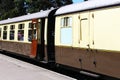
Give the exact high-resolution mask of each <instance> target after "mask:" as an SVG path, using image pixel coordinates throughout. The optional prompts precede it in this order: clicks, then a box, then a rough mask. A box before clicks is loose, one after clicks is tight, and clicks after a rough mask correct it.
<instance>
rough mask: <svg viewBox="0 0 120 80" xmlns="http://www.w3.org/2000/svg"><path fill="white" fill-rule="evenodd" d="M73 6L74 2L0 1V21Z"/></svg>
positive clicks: (51, 0)
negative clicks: (52, 8)
mask: <svg viewBox="0 0 120 80" xmlns="http://www.w3.org/2000/svg"><path fill="white" fill-rule="evenodd" d="M67 4H72V0H0V20H3V19H8V18H13V17H17V16H21V15H25V14H27V13H34V12H38V11H40V10H47V9H50V8H51V7H54V8H57V7H61V6H64V5H67Z"/></svg>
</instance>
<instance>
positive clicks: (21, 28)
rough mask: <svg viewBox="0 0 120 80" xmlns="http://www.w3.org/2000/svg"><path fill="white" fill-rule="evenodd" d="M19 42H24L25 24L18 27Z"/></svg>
mask: <svg viewBox="0 0 120 80" xmlns="http://www.w3.org/2000/svg"><path fill="white" fill-rule="evenodd" d="M18 41H24V24H19V25H18Z"/></svg>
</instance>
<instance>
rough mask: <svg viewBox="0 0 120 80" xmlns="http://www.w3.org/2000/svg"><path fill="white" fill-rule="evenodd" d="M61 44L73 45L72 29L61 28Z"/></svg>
mask: <svg viewBox="0 0 120 80" xmlns="http://www.w3.org/2000/svg"><path fill="white" fill-rule="evenodd" d="M61 44H65V45H72V28H61Z"/></svg>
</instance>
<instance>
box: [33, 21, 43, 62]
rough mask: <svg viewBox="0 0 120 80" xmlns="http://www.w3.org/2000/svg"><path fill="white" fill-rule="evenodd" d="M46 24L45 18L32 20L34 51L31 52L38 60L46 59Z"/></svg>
mask: <svg viewBox="0 0 120 80" xmlns="http://www.w3.org/2000/svg"><path fill="white" fill-rule="evenodd" d="M44 24H45V19H41V21H38V20H37V19H33V20H32V49H31V50H32V51H31V54H32V56H33V57H34V58H37V59H38V60H43V59H44Z"/></svg>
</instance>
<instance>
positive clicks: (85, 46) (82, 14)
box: [55, 0, 120, 78]
mask: <svg viewBox="0 0 120 80" xmlns="http://www.w3.org/2000/svg"><path fill="white" fill-rule="evenodd" d="M55 15H56V30H55V50H56V53H55V54H56V63H58V64H59V65H60V66H62V67H66V68H67V67H69V68H71V69H74V70H76V69H78V71H80V70H85V71H90V72H95V73H100V74H104V75H108V76H112V77H117V78H120V36H119V34H120V31H119V30H120V22H119V17H120V1H119V0H111V1H110V0H91V1H86V2H83V3H77V4H72V5H68V6H63V7H61V8H59V9H58V10H57V12H56V14H55ZM75 68H76V69H75ZM80 73H84V72H83V71H80ZM95 76H96V75H95Z"/></svg>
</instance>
